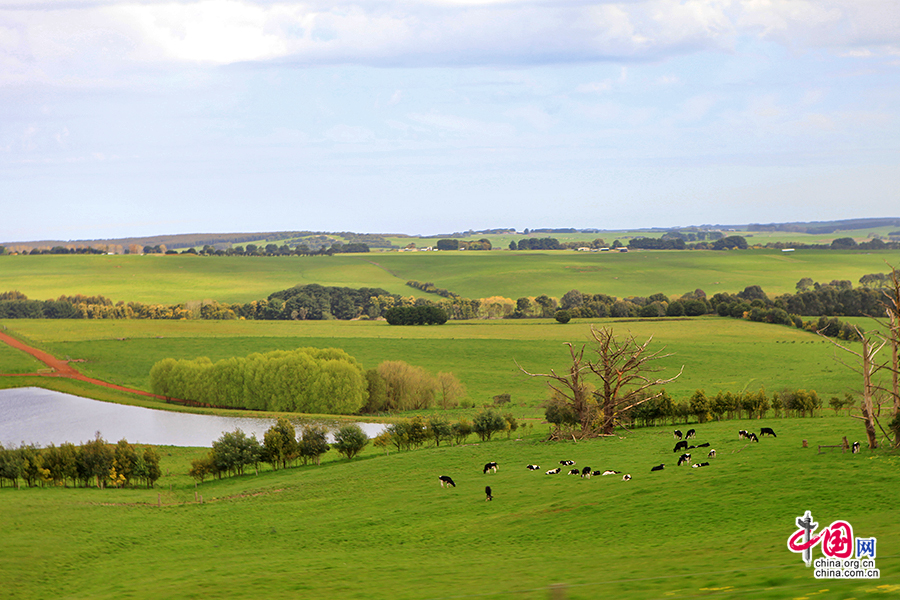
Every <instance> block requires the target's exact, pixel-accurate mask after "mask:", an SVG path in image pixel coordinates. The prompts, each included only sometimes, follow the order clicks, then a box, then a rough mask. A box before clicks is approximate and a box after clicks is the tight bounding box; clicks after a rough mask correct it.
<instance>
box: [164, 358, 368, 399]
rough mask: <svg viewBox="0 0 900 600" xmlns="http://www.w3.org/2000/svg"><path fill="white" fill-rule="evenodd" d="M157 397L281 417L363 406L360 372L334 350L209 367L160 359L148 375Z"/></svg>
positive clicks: (231, 361) (201, 362)
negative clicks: (271, 413) (278, 412)
mask: <svg viewBox="0 0 900 600" xmlns="http://www.w3.org/2000/svg"><path fill="white" fill-rule="evenodd" d="M150 386H151V389H152V390H153V393H155V394H159V395H161V396H167V397H172V398H179V399H182V400H190V401H192V402H196V403H199V404H205V405H210V406H222V407H229V408H248V409H253V410H270V411H284V412H304V413H323V414H351V413H355V412H358V411H359V410H360V408H362V407H363V405H364V404H365V402H366V394H367V392H366V387H367V386H366V378H365V371H364V370H363V368H362V366H361V365H360V364H359V363H358V362H357V361H356V359H354V358H353V357H352V356H350V355H349V354H347V353H346V352H344V351H343V350H340V349H337V348H324V349H320V348H298V349H297V350H291V351H286V350H275V351H272V352H266V353H263V354H261V353H254V354H251V355H249V356H246V357H232V358H228V359H223V360H220V361H217V362H215V363H213V362H212V361H210V360H209V359H208V358H206V357H201V358H197V359H194V360H186V359H182V360H175V359H173V358H166V359H163V360H161V361H159V362H157V363H156V364H154V365H153V367H152V368H151V369H150Z"/></svg>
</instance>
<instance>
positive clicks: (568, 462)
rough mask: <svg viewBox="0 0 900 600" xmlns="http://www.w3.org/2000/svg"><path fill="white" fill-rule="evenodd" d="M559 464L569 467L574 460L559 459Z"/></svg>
mask: <svg viewBox="0 0 900 600" xmlns="http://www.w3.org/2000/svg"><path fill="white" fill-rule="evenodd" d="M559 464H561V465H562V466H564V467H571V466H572V465H574V464H575V461H574V460H561V461H559Z"/></svg>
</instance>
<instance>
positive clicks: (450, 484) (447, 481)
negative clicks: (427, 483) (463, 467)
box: [438, 475, 456, 487]
mask: <svg viewBox="0 0 900 600" xmlns="http://www.w3.org/2000/svg"><path fill="white" fill-rule="evenodd" d="M438 480H439V481H440V482H441V487H444V484H446V485H447V486H448V487H456V484H455V483H453V480H452V479H451V478H450V476H449V475H441V476H440V477H438Z"/></svg>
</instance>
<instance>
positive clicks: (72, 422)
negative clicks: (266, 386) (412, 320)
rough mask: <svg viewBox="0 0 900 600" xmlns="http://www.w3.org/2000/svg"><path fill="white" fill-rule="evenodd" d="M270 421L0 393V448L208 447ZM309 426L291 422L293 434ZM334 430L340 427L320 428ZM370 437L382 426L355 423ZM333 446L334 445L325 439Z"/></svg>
mask: <svg viewBox="0 0 900 600" xmlns="http://www.w3.org/2000/svg"><path fill="white" fill-rule="evenodd" d="M274 422H275V420H274V419H269V418H250V417H218V416H214V415H195V414H190V413H177V412H171V411H166V410H154V409H150V408H142V407H140V406H125V405H122V404H113V403H110V402H100V401H99V400H91V399H89V398H81V397H80V396H73V395H71V394H64V393H62V392H55V391H52V390H45V389H43V388H15V389H9V390H0V443H2V444H3V445H4V446H6V447H9V446H10V445H18V444H19V443H22V442H24V443H26V444H38V445H40V446H47V445H49V444H56V445H59V444H62V443H64V442H72V443H74V444H79V443H81V442H86V441H88V440H91V439H93V438H94V434H95V432H97V431H99V432H100V434H101V435H102V436H103V438H104V439H105V440H107V441H109V442H117V441H119V440H121V439H123V438H124V439H126V440H128V441H129V442H131V443H133V444H134V443H139V444H154V445H166V446H205V447H210V446H212V443H213V441H215V440H216V439H218V438H219V437H220V436H221V435H222V433H223V432H226V431H234V430H235V429H238V428H240V429H241V430H242V431H243V432H244V433H246V434H247V435H248V436H249V435H253V434H255V435H256V439H258V440H260V441H262V439H263V434H264V433H265V431H266V430H267V429H268V428H269V427H271V426H272V424H273V423H274ZM305 423H309V421H303V422H301V421H299V420H295V421H294V427H295V428H297V433H298V434H299V433H300V427H301V425H303V424H305ZM320 424H322V425H325V426H326V427H329V428H330V429H336V428H337V427H338V426H339V424H338V423H336V422H334V423H320ZM359 425H360V426H361V427H362V428H363V431H365V432H366V434H367V435H368V436H369V437H373V436H376V435H378V434H379V433H380V432H381V431H382V430H383V429H384V427H385V425H384V424H383V423H359ZM329 441H333V440H329Z"/></svg>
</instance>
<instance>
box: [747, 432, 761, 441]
mask: <svg viewBox="0 0 900 600" xmlns="http://www.w3.org/2000/svg"><path fill="white" fill-rule="evenodd" d="M747 439H749V440H750V441H751V442H758V441H759V438H758V437H756V434H755V433H750V435H748V436H747Z"/></svg>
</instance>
